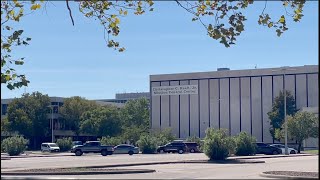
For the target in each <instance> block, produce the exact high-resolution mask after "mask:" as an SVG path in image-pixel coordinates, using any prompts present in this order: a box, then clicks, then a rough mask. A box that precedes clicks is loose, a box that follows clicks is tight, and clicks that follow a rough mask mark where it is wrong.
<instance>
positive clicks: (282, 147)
mask: <svg viewBox="0 0 320 180" xmlns="http://www.w3.org/2000/svg"><path fill="white" fill-rule="evenodd" d="M270 146H273V147H277V148H280V149H281V151H282V154H285V146H284V145H283V144H271V145H270ZM288 152H289V153H290V154H297V153H298V151H297V150H296V149H294V148H290V147H288Z"/></svg>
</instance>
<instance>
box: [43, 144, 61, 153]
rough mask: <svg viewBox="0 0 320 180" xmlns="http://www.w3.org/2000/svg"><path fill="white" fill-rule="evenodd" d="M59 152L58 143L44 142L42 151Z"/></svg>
mask: <svg viewBox="0 0 320 180" xmlns="http://www.w3.org/2000/svg"><path fill="white" fill-rule="evenodd" d="M46 151H47V152H59V151H60V148H59V146H58V145H57V144H56V143H42V144H41V152H46Z"/></svg>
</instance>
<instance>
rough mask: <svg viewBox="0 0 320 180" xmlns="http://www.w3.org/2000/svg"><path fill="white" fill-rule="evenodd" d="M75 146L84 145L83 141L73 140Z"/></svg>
mask: <svg viewBox="0 0 320 180" xmlns="http://www.w3.org/2000/svg"><path fill="white" fill-rule="evenodd" d="M72 145H73V146H77V145H82V141H72Z"/></svg>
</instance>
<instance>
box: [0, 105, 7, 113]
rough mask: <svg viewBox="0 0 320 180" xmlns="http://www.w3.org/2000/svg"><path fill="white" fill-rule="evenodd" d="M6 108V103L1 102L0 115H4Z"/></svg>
mask: <svg viewBox="0 0 320 180" xmlns="http://www.w3.org/2000/svg"><path fill="white" fill-rule="evenodd" d="M7 110H8V104H1V115H6V114H7Z"/></svg>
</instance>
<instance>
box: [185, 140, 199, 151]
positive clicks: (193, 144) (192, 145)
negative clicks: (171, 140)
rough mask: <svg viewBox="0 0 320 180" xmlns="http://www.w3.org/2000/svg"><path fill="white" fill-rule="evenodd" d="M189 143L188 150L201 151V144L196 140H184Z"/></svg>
mask: <svg viewBox="0 0 320 180" xmlns="http://www.w3.org/2000/svg"><path fill="white" fill-rule="evenodd" d="M184 143H185V144H186V145H187V148H188V151H189V152H191V153H197V152H201V151H200V150H199V145H198V143H196V142H184Z"/></svg>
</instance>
